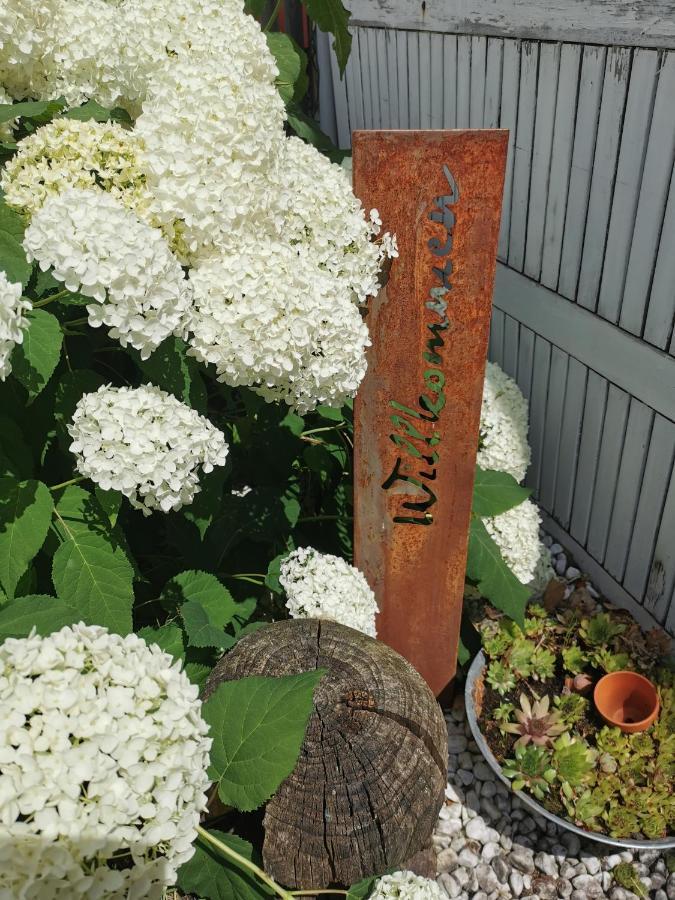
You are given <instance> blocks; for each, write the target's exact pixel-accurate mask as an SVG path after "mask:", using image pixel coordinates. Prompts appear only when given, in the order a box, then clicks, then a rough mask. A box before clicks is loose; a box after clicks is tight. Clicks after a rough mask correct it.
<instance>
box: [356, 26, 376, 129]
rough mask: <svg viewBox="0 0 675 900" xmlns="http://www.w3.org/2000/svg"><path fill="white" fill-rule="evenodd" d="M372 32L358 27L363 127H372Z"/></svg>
mask: <svg viewBox="0 0 675 900" xmlns="http://www.w3.org/2000/svg"><path fill="white" fill-rule="evenodd" d="M369 34H372V28H359V32H358V44H359V61H360V66H359V70H360V74H361V94H362V97H363V127H364V128H372V127H373V79H372V77H371V68H370V47H369V45H368V35H369Z"/></svg>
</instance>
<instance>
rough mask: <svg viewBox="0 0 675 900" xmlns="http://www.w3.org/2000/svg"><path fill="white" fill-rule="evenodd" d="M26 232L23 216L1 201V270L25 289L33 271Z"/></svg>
mask: <svg viewBox="0 0 675 900" xmlns="http://www.w3.org/2000/svg"><path fill="white" fill-rule="evenodd" d="M1 109H2V107H1V106H0V110H1ZM24 230H25V223H24V221H23V219H22V218H21V216H20V215H19V214H18V213H17V212H16V211H15V210H13V209H11V207H9V206H7V204H6V203H5V201H4V200H1V199H0V269H2V271H3V272H4V273H5V274H6V275H7V278H8V279H9V280H10V281H13V282H14V283H16V284H21V285H22V286H23V287H25V286H26V284H27V283H28V280H29V279H30V275H31V272H32V270H33V267H32V265H31V264H30V263H29V262H28V260H27V259H26V252H25V250H24V249H23V246H22V244H21V242H22V241H23V233H24Z"/></svg>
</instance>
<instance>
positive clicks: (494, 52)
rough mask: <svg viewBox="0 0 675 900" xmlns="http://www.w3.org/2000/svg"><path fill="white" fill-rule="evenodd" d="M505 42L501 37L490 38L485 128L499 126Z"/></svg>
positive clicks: (484, 115) (488, 42) (486, 81)
mask: <svg viewBox="0 0 675 900" xmlns="http://www.w3.org/2000/svg"><path fill="white" fill-rule="evenodd" d="M503 50H504V42H503V41H502V40H500V39H499V38H488V40H487V58H486V61H485V66H486V70H485V103H484V106H483V124H484V127H485V128H498V127H499V107H500V105H501V98H502V55H503Z"/></svg>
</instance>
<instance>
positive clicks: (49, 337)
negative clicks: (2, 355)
mask: <svg viewBox="0 0 675 900" xmlns="http://www.w3.org/2000/svg"><path fill="white" fill-rule="evenodd" d="M26 318H27V319H28V322H29V325H28V328H27V329H26V330H25V331H24V333H23V342H22V343H21V344H17V346H16V347H15V348H14V352H13V353H12V374H13V375H14V377H15V378H17V379H18V380H19V381H20V382H21V384H22V385H23V386H24V387H25V388H26V390H27V391H28V394H29V396H30V397H31V398H33V397H37V395H38V394H39V393H40V391H41V390H42V389H43V388H44V387H45V385H46V384H47V382H48V381H49V379H50V378H51V377H52V374H53V372H54V369H55V368H56V366H57V365H58V362H59V359H60V358H61V344H62V343H63V332H62V331H61V325H60V324H59V320H58V319H57V318H56V316H53V315H52V314H51V313H48V312H46V311H45V310H44V309H34V310H31V312H29V313H27V315H26Z"/></svg>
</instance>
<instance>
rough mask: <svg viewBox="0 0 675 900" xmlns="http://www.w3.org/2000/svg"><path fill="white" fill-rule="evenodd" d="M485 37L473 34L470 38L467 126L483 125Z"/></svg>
mask: <svg viewBox="0 0 675 900" xmlns="http://www.w3.org/2000/svg"><path fill="white" fill-rule="evenodd" d="M486 52H487V38H485V37H482V36H481V35H473V37H472V38H471V96H470V99H469V126H470V127H471V128H482V127H483V113H484V109H485V68H486V63H487V61H486Z"/></svg>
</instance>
